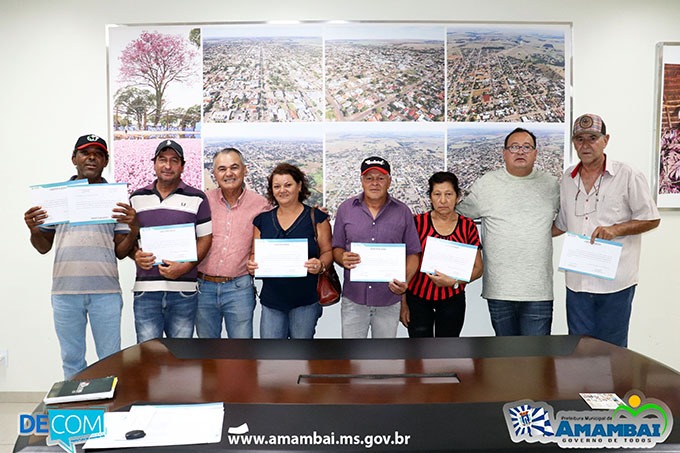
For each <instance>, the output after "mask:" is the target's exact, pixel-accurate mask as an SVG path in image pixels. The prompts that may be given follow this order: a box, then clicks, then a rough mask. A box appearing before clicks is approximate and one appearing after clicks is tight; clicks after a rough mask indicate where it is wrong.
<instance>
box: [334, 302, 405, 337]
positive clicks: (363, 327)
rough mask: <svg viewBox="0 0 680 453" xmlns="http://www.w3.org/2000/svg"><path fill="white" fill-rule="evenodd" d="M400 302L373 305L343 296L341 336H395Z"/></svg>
mask: <svg viewBox="0 0 680 453" xmlns="http://www.w3.org/2000/svg"><path fill="white" fill-rule="evenodd" d="M400 312H401V304H400V303H399V302H397V303H396V304H392V305H387V306H385V307H373V306H369V305H361V304H357V303H356V302H353V301H351V300H350V299H348V298H346V297H343V298H342V302H341V306H340V315H341V318H342V338H367V337H368V329H369V327H370V329H371V338H395V337H396V336H397V327H399V313H400Z"/></svg>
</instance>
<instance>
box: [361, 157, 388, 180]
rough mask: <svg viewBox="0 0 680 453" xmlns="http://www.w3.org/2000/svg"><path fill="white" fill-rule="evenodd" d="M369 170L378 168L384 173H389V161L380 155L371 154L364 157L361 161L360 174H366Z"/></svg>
mask: <svg viewBox="0 0 680 453" xmlns="http://www.w3.org/2000/svg"><path fill="white" fill-rule="evenodd" d="M369 170H378V171H380V172H381V173H384V174H386V175H389V174H390V163H389V162H387V161H386V160H385V159H383V158H382V157H378V156H371V157H367V158H366V159H364V161H363V162H362V163H361V174H362V175H363V174H366V172H367V171H369Z"/></svg>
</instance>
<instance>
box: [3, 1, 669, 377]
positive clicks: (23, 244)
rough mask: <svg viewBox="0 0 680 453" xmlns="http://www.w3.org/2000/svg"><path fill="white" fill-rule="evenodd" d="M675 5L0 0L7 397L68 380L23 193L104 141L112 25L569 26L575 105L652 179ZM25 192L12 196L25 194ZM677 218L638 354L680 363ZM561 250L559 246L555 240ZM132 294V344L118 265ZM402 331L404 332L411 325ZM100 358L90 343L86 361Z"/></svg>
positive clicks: (649, 258) (66, 170)
mask: <svg viewBox="0 0 680 453" xmlns="http://www.w3.org/2000/svg"><path fill="white" fill-rule="evenodd" d="M677 17H680V2H677V1H674V0H667V1H662V0H646V1H632V0H599V1H593V0H553V1H549V2H548V1H545V0H515V1H512V2H508V1H504V0H477V1H466V2H460V1H452V0H420V1H405V0H390V1H383V0H374V1H370V2H367V1H364V0H361V1H357V0H343V1H336V2H333V3H331V2H327V1H318V0H288V1H281V0H277V1H269V0H267V1H251V2H248V1H245V2H244V1H241V2H235V1H224V0H194V1H192V2H186V1H172V0H170V1H168V0H166V1H159V0H145V1H137V0H115V1H113V0H99V1H91V0H90V1H88V0H62V1H52V0H0V42H2V66H1V69H0V81H1V85H0V86H1V87H2V89H0V109H1V113H0V115H1V120H0V143H1V144H2V152H4V156H5V158H4V159H3V165H2V166H1V167H0V171H2V180H3V181H5V184H6V186H5V187H6V189H5V190H6V196H5V197H4V200H5V201H4V202H3V207H2V208H3V211H4V212H5V213H6V220H7V222H6V223H5V226H4V227H3V237H4V240H3V241H2V246H1V247H2V249H1V250H0V251H1V253H2V255H1V256H3V257H5V260H4V263H3V265H2V280H0V294H4V296H3V297H2V300H1V301H0V349H8V350H9V366H8V367H6V368H5V367H2V366H1V365H0V391H42V390H44V389H46V388H48V386H49V385H50V384H51V383H52V382H53V381H55V380H58V379H60V377H61V366H60V360H59V348H58V345H57V340H56V336H55V334H54V328H53V326H52V317H51V307H50V296H49V293H50V283H51V282H50V275H51V267H52V266H51V263H52V255H51V254H49V255H47V256H40V255H39V254H38V253H37V252H36V251H35V250H34V249H33V248H32V247H31V246H30V244H29V241H28V229H27V228H26V226H25V225H24V223H23V212H24V211H25V210H26V209H27V208H28V207H29V199H28V193H27V186H28V185H29V184H38V183H44V182H48V181H53V180H58V179H61V178H64V177H67V176H69V175H71V174H72V168H71V165H70V160H69V156H70V150H71V149H72V146H73V143H74V140H75V138H76V137H78V136H79V135H81V134H82V133H86V132H91V131H92V132H96V133H99V134H102V135H106V134H107V131H108V129H107V104H106V99H107V87H106V51H105V45H106V42H105V25H106V24H114V23H121V24H124V23H137V24H142V23H187V22H194V23H205V22H227V21H265V20H284V19H289V20H292V19H295V20H332V19H344V20H403V21H419V20H423V21H428V20H429V21H485V22H486V21H553V22H572V23H573V55H574V59H573V83H574V91H573V95H574V99H573V108H574V113H575V114H576V115H578V114H580V113H584V112H596V113H599V114H601V115H602V116H603V117H604V119H605V121H606V122H607V125H608V128H609V130H610V132H611V135H612V139H611V141H610V144H609V147H608V151H609V155H610V156H611V158H614V159H619V160H623V161H626V162H628V163H630V164H632V165H633V166H635V167H637V168H639V169H641V170H642V171H643V172H644V173H645V174H646V175H648V177H651V174H652V167H653V164H652V161H653V149H654V148H653V143H654V140H653V132H652V131H653V119H654V82H655V77H656V69H655V68H656V63H655V57H654V56H655V53H654V48H655V44H656V43H657V42H660V41H680V30H678V27H677ZM15 195H16V196H15ZM679 216H680V214H679V213H677V212H662V222H661V226H660V227H659V228H658V229H657V230H655V231H653V232H650V233H647V234H646V235H645V237H644V239H643V254H642V262H641V275H640V285H639V287H638V291H637V294H636V298H635V303H634V309H633V320H632V325H631V329H630V330H631V334H630V347H631V348H632V349H634V350H636V351H639V352H641V353H643V354H646V355H649V356H651V357H652V358H654V359H656V360H658V361H660V362H663V363H666V364H668V365H669V366H671V367H674V368H675V369H680V354H679V353H678V352H677V349H675V348H674V347H673V345H674V344H675V342H678V341H680V333H679V330H680V329H679V327H678V326H680V303H678V302H680V301H678V300H677V296H676V294H678V293H679V292H680V278H678V276H677V273H678V272H677V271H676V269H675V267H674V265H673V263H674V262H675V259H674V258H675V253H678V252H679V247H678V244H677V242H676V241H675V239H674V236H673V231H677V230H678V226H679V225H680V217H679ZM555 245H556V249H557V250H559V247H560V245H561V240H558V241H556V243H555ZM120 269H121V284H122V287H123V288H124V290H125V308H124V313H123V323H124V325H123V346H129V345H131V344H133V343H134V327H133V322H132V309H131V300H130V299H131V297H130V293H129V288H131V286H132V281H133V275H134V273H133V266H132V264H131V263H130V262H129V260H128V262H125V263H123V264H121V266H120ZM469 293H470V294H469V307H470V309H469V311H468V322H469V323H468V324H466V327H465V330H464V332H463V333H464V334H467V335H487V334H491V332H492V331H491V328H490V323H489V321H488V313H487V312H486V308H485V307H484V305H485V304H484V302H483V301H482V300H480V299H479V297H478V296H476V295H475V294H477V295H478V294H479V284H475V285H472V287H471V288H470V290H469ZM555 300H556V305H555V310H556V313H555V323H554V329H553V331H554V333H566V323H565V321H564V319H565V316H564V279H563V275H562V274H561V273H556V275H555ZM338 312H339V307H337V306H336V307H332V308H330V309H329V310H328V313H327V316H324V318H322V320H321V324H320V331H321V336H338V335H339V316H338ZM402 335H403V331H402ZM93 358H94V355H93V353H92V347H91V346H90V352H89V355H88V359H89V360H90V361H91V360H92V359H93Z"/></svg>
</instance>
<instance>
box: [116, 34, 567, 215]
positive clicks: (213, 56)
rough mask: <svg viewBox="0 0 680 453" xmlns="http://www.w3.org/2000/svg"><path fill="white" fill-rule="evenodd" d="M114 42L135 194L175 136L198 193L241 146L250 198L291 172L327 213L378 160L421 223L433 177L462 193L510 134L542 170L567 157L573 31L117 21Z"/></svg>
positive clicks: (555, 169) (125, 156)
mask: <svg viewBox="0 0 680 453" xmlns="http://www.w3.org/2000/svg"><path fill="white" fill-rule="evenodd" d="M108 39H109V87H110V92H109V102H110V114H111V117H110V118H111V134H110V139H112V140H113V155H114V159H113V160H114V168H115V178H116V180H117V181H127V182H129V183H130V184H131V186H130V189H131V190H133V189H136V188H138V187H140V186H143V185H146V184H148V183H150V182H151V181H153V179H154V174H153V165H152V163H151V162H150V160H151V158H152V156H153V151H154V150H155V147H156V145H157V144H158V142H159V141H160V140H163V139H169V138H171V139H173V140H177V141H178V142H179V143H180V144H181V145H182V146H183V147H184V148H185V153H186V158H187V164H186V167H185V170H184V175H183V179H184V181H185V182H187V183H189V184H191V185H194V186H196V187H200V188H203V189H211V188H214V187H216V185H215V182H214V181H213V180H212V174H211V173H212V156H213V154H214V153H215V152H216V151H218V150H220V149H222V148H226V147H235V148H237V149H239V150H240V151H242V152H243V154H244V157H245V159H246V163H247V165H248V175H247V177H246V183H247V184H248V185H249V186H250V187H252V188H253V189H254V190H256V191H257V192H259V193H261V194H263V195H264V194H265V193H266V185H267V180H266V177H267V175H269V174H270V172H271V170H272V169H273V168H274V166H275V165H276V164H277V163H280V162H284V161H285V162H289V163H293V164H296V165H299V166H300V167H301V168H302V170H303V171H305V172H306V173H307V175H308V176H309V177H310V184H311V186H312V197H311V199H310V200H309V202H310V203H312V204H319V205H325V206H327V207H328V208H329V209H330V211H331V212H334V211H335V209H337V206H338V205H339V204H340V203H341V202H342V201H343V200H344V199H346V198H348V197H350V196H352V195H354V194H357V193H359V192H360V190H361V185H360V180H359V165H360V163H361V160H362V159H363V158H365V157H367V156H370V155H379V156H382V157H385V158H386V159H388V160H389V161H390V163H391V164H392V167H393V180H392V186H391V188H390V190H391V193H392V194H393V195H394V196H395V197H397V198H399V199H401V200H402V201H404V202H405V203H406V204H407V205H408V206H409V207H410V208H411V209H412V210H413V211H414V212H422V211H425V210H427V209H429V200H428V198H427V195H426V191H427V179H428V178H429V176H431V174H432V173H434V172H435V171H440V170H444V169H446V168H448V169H449V170H452V171H454V172H455V173H456V174H457V175H458V176H459V178H460V179H461V184H462V187H463V188H464V189H467V188H469V186H470V185H471V184H472V182H473V181H474V180H476V179H477V178H478V177H479V176H481V175H483V174H484V173H485V172H487V171H489V170H492V169H495V168H498V167H499V166H501V165H502V153H501V150H502V139H503V137H504V136H505V135H506V134H507V133H508V132H509V131H510V130H512V129H513V128H514V127H517V126H523V127H526V128H527V129H529V130H531V131H532V132H534V133H535V134H536V135H537V137H538V139H539V155H538V160H537V166H538V167H540V168H543V169H546V170H547V171H549V172H551V173H553V174H555V175H558V176H559V175H560V174H561V172H562V168H563V166H564V162H565V161H568V160H569V159H568V156H569V152H570V147H569V142H568V136H569V125H570V122H571V111H570V110H569V108H568V106H569V105H570V104H569V102H570V96H571V91H570V90H571V79H570V70H569V68H570V67H571V66H570V63H569V62H570V61H571V25H570V24H567V23H563V24H541V23H515V24H498V23H494V24H489V23H454V22H451V23H436V22H433V23H426V22H418V23H404V22H356V23H344V24H337V23H321V22H306V23H300V24H294V25H288V24H286V25H281V24H267V23H225V24H214V23H213V24H189V25H182V26H177V25H167V26H166V25H144V26H142V25H129V26H128V25H111V26H109V27H108Z"/></svg>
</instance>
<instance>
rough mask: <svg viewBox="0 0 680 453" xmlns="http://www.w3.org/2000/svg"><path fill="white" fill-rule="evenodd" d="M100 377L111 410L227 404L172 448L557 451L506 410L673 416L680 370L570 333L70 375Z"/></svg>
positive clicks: (677, 443) (140, 350)
mask: <svg viewBox="0 0 680 453" xmlns="http://www.w3.org/2000/svg"><path fill="white" fill-rule="evenodd" d="M108 375H116V376H118V377H119V384H118V388H117V390H116V394H115V397H114V398H113V399H112V400H106V401H99V402H93V403H91V405H96V406H99V407H102V406H103V407H105V408H107V410H109V411H116V410H125V409H127V408H128V407H129V406H130V405H132V404H143V403H198V402H215V401H217V402H224V403H225V426H224V429H225V434H224V435H223V440H222V443H221V444H214V445H205V446H192V448H187V447H173V449H174V450H176V451H180V450H182V449H184V450H188V451H196V450H197V449H198V448H201V447H202V448H206V449H232V448H233V447H231V446H229V445H228V444H227V443H226V442H227V439H226V437H227V433H226V430H227V429H228V427H229V426H238V425H240V424H241V423H243V422H247V423H248V424H249V426H250V428H251V429H250V431H251V433H253V432H259V433H265V434H268V435H269V434H280V433H283V434H285V433H301V432H302V431H304V432H306V431H309V432H312V431H314V432H317V433H323V432H326V433H328V432H334V433H357V434H358V435H359V434H360V435H362V436H363V435H365V434H366V433H383V432H387V433H394V432H395V431H397V429H398V430H399V432H400V433H408V434H409V435H411V436H412V438H413V439H412V443H411V444H410V445H409V446H399V447H394V446H390V447H385V446H382V447H380V446H374V447H373V448H372V450H379V449H381V448H382V449H387V450H402V451H406V450H441V451H445V450H458V451H469V450H471V449H475V450H478V451H505V450H508V451H509V450H513V451H523V450H528V449H536V448H538V449H546V450H550V449H552V450H555V451H556V450H560V451H564V450H563V449H561V448H559V447H558V446H557V445H555V444H546V445H544V444H529V443H526V442H521V443H518V444H516V443H513V442H512V441H511V439H510V435H509V433H508V430H507V426H506V424H505V420H504V416H503V414H502V406H503V405H504V404H505V403H508V402H512V401H518V400H523V399H529V400H533V401H536V402H538V401H543V402H547V403H549V404H551V405H553V406H554V408H555V412H557V411H558V410H588V407H587V405H586V404H585V403H584V402H583V401H582V400H581V398H580V397H579V392H615V393H617V394H618V395H619V396H621V397H623V396H624V395H625V394H626V393H627V392H628V391H629V390H633V389H636V390H640V391H642V392H643V393H644V394H645V395H646V396H647V397H651V398H656V399H658V400H661V401H663V402H665V403H666V404H667V405H668V407H669V408H670V409H671V411H672V413H674V414H676V415H677V414H680V374H678V373H677V372H675V371H674V370H672V369H670V368H668V367H666V366H664V365H662V364H660V363H658V362H656V361H654V360H651V359H649V358H647V357H645V356H643V355H641V354H637V353H635V352H632V351H630V350H628V349H624V348H619V347H616V346H613V345H610V344H608V343H604V342H601V341H599V340H595V339H592V338H588V337H576V336H547V337H488V338H487V337H479V338H455V339H406V338H403V339H390V340H339V339H315V340H288V341H285V340H284V341H281V340H200V339H192V340H180V339H162V340H151V341H148V342H146V343H143V344H139V345H135V346H132V347H130V348H127V349H125V350H123V351H120V352H119V353H117V354H114V355H113V356H111V357H108V358H106V359H105V360H102V361H100V362H97V363H95V364H93V365H92V366H90V367H89V368H87V369H86V370H84V371H83V372H81V373H80V374H79V375H78V376H77V378H78V379H88V378H95V377H103V376H108ZM87 405H88V404H82V403H81V404H80V405H77V404H75V405H74V404H72V405H69V406H68V407H82V406H87ZM51 407H52V406H51ZM54 407H64V406H54ZM38 410H44V408H43V407H39V408H38ZM679 431H680V427H676V429H675V430H674V431H673V432H672V433H671V436H670V437H669V438H668V439H667V441H666V442H665V443H664V444H660V445H658V446H657V448H658V449H662V450H664V449H665V450H668V451H678V450H680V432H679ZM44 440H45V439H44V437H42V438H41V437H37V436H32V437H25V436H24V437H20V438H19V439H18V441H17V444H16V446H15V450H16V451H34V450H38V449H40V448H45V443H44ZM55 448H56V450H55V451H60V449H59V447H55ZM291 448H293V447H278V448H274V447H272V446H267V447H259V449H260V450H286V449H291ZM296 448H297V447H296ZM299 448H301V449H307V450H314V449H315V448H316V449H319V450H323V449H324V448H325V447H318V446H317V447H311V446H306V447H299ZM352 448H355V449H356V450H364V451H365V450H367V448H366V447H365V446H362V447H352ZM240 449H241V450H245V449H247V448H246V447H242V448H240ZM334 449H337V450H343V449H351V448H349V447H342V448H334ZM325 451H328V449H326V450H325ZM572 451H573V450H572ZM626 451H630V450H626Z"/></svg>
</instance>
